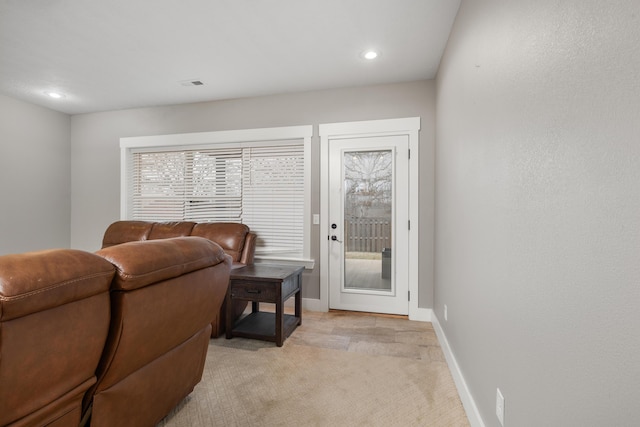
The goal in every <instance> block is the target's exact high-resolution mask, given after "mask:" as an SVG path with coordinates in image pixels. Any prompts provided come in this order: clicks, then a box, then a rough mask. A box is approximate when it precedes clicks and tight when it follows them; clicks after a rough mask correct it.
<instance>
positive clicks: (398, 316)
mask: <svg viewBox="0 0 640 427" xmlns="http://www.w3.org/2000/svg"><path fill="white" fill-rule="evenodd" d="M329 313H334V314H349V315H354V316H375V317H386V318H390V319H405V320H409V316H407V315H404V314H387V313H374V312H370V311H350V310H338V309H335V308H330V309H329Z"/></svg>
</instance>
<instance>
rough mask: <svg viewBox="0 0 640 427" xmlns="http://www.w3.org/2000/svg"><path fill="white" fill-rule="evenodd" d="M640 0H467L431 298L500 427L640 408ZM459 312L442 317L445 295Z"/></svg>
mask: <svg viewBox="0 0 640 427" xmlns="http://www.w3.org/2000/svg"><path fill="white" fill-rule="evenodd" d="M639 70H640V2H638V1H637V0H626V1H621V0H618V1H612V2H602V1H599V0H564V1H557V0H539V1H535V2H534V1H530V2H514V1H512V0H473V1H472V0H463V2H462V5H461V8H460V11H459V14H458V17H457V20H456V23H455V25H454V29H453V32H452V35H451V37H450V39H449V43H448V47H447V49H446V52H445V55H444V58H443V62H442V63H441V67H440V70H439V74H438V78H437V111H438V113H437V132H436V139H437V146H436V153H437V155H436V159H437V160H436V251H435V252H436V261H435V275H436V278H435V283H436V286H435V310H436V315H437V317H438V319H439V321H440V323H441V324H442V327H443V330H444V332H445V334H446V336H447V338H448V341H449V343H450V345H451V347H452V350H453V353H454V355H455V357H456V358H457V361H458V363H459V365H460V367H461V371H462V374H463V375H464V377H465V379H466V381H467V382H468V385H469V388H470V391H471V393H472V395H473V397H474V399H475V401H476V403H477V404H478V406H479V409H480V412H481V414H482V417H483V419H484V421H485V423H486V425H488V426H497V425H499V424H498V420H497V418H496V416H495V409H494V408H495V395H496V387H500V389H501V390H502V392H503V394H504V396H505V406H506V416H505V425H506V426H518V427H522V426H536V427H537V426H581V427H583V426H631V425H638V422H639V420H640V406H638V402H640V386H639V384H640V356H639V355H640V332H639V331H640V310H639V308H638V307H640V221H638V218H639V212H640V80H639V76H640V74H638V73H639ZM444 304H447V307H448V321H444V316H443V306H444Z"/></svg>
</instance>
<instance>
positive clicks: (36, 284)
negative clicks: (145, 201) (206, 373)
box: [0, 237, 231, 427]
mask: <svg viewBox="0 0 640 427" xmlns="http://www.w3.org/2000/svg"><path fill="white" fill-rule="evenodd" d="M230 269H231V258H230V257H229V256H227V255H226V254H225V253H224V251H223V250H222V248H221V247H220V246H219V245H217V244H215V243H213V242H211V241H210V240H208V239H204V238H198V237H181V238H173V239H166V240H158V241H149V242H131V243H125V244H121V245H117V246H112V247H109V248H105V249H102V250H100V251H98V252H96V253H95V254H91V253H87V252H83V251H75V250H62V249H60V250H53V251H43V252H36V253H28V254H20V255H7V256H3V257H0V425H1V426H5V425H8V426H13V427H17V426H45V425H48V426H54V427H63V426H74V427H76V426H78V425H79V424H80V421H81V414H83V413H84V417H82V422H83V423H85V422H87V421H89V420H90V425H91V426H95V427H101V426H116V425H117V426H153V425H155V424H156V423H157V422H159V421H160V420H161V419H162V418H163V417H164V416H166V414H167V413H169V412H170V411H171V409H172V408H173V407H174V406H175V405H176V404H177V403H178V402H180V400H182V399H183V398H184V397H185V396H187V395H188V394H189V393H190V392H191V391H192V390H193V388H194V386H195V385H196V384H197V383H198V382H199V381H200V379H201V376H202V372H203V369H204V362H205V358H206V354H207V349H208V344H209V336H210V334H211V315H212V313H214V312H217V311H219V310H220V306H221V305H222V302H223V300H224V297H225V294H226V289H227V287H228V282H229V272H230Z"/></svg>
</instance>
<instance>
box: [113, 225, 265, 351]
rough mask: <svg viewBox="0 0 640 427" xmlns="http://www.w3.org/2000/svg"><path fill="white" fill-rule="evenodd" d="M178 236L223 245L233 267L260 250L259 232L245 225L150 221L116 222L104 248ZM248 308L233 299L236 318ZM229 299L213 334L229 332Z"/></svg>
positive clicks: (215, 321)
mask: <svg viewBox="0 0 640 427" xmlns="http://www.w3.org/2000/svg"><path fill="white" fill-rule="evenodd" d="M178 236H199V237H204V238H206V239H209V240H211V241H213V242H215V243H217V244H219V245H220V246H221V247H222V249H223V250H224V251H225V253H226V254H227V255H230V256H231V258H232V260H233V265H232V268H233V269H235V268H240V267H244V266H245V265H250V264H253V258H254V254H255V250H256V234H255V233H254V232H252V231H251V230H250V229H249V227H248V226H247V225H245V224H240V223H235V222H203V223H196V222H189V221H177V222H148V221H116V222H114V223H113V224H111V225H110V226H109V227H108V228H107V230H106V231H105V233H104V236H103V239H102V247H103V248H107V247H109V246H113V245H119V244H121V243H125V242H132V241H140V240H157V239H166V238H170V237H178ZM246 308H247V301H240V300H236V301H234V302H233V312H234V317H233V318H234V319H237V318H239V317H240V316H241V315H242V313H243V312H244V310H245V309H246ZM225 313H226V302H225V303H223V305H222V307H221V308H220V311H218V312H217V313H216V315H215V317H214V318H213V319H212V321H211V326H212V331H211V337H213V338H217V337H218V336H220V335H222V334H224V332H225V319H226V315H225Z"/></svg>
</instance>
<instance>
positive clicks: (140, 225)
mask: <svg viewBox="0 0 640 427" xmlns="http://www.w3.org/2000/svg"><path fill="white" fill-rule="evenodd" d="M151 227H153V223H152V222H147V221H116V222H114V223H113V224H111V225H109V227H107V229H106V230H105V232H104V237H103V239H102V247H103V248H108V247H109V246H115V245H119V244H122V243H127V242H135V241H139V240H147V238H148V236H149V233H150V232H151Z"/></svg>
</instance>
